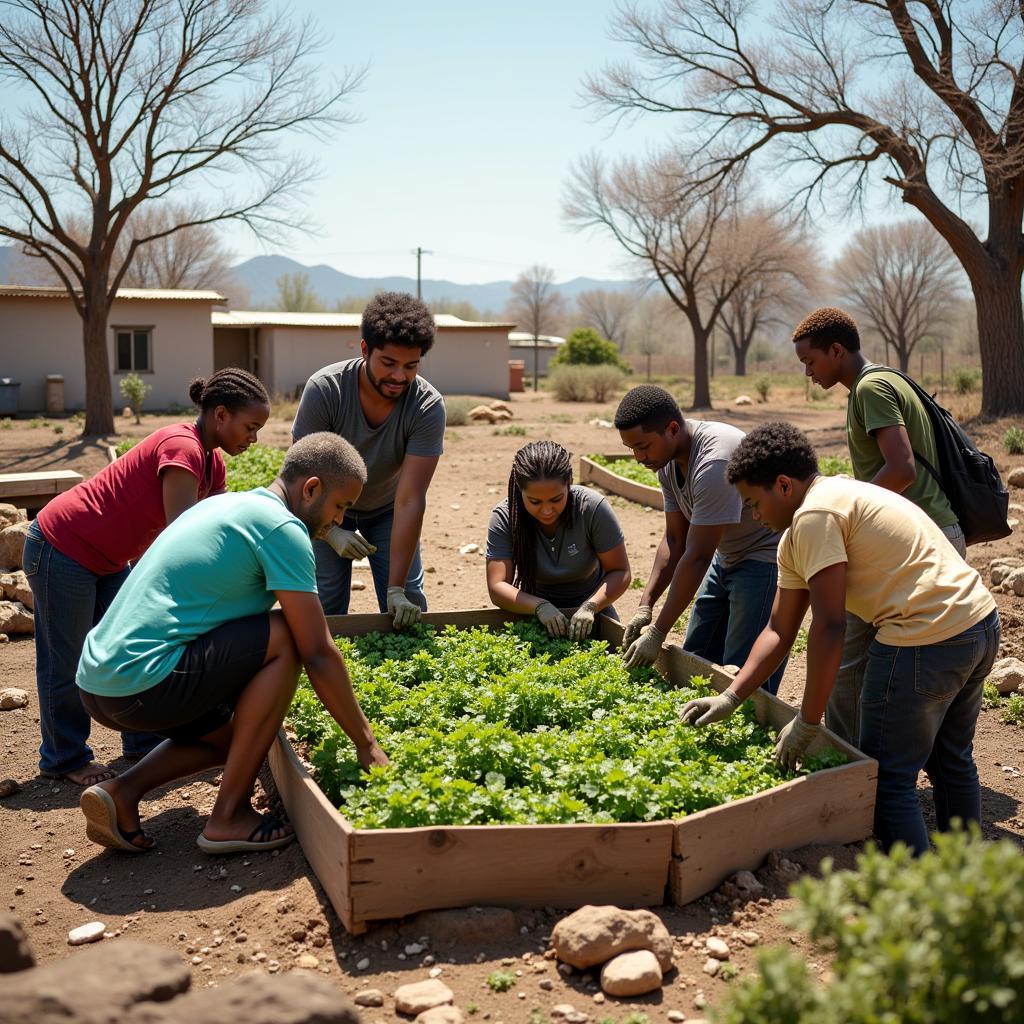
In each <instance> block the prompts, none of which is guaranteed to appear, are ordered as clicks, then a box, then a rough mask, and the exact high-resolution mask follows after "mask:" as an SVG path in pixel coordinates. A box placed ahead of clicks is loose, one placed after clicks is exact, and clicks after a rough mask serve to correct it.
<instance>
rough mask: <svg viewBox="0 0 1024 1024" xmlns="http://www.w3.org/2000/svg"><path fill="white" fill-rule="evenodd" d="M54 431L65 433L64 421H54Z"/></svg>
mask: <svg viewBox="0 0 1024 1024" xmlns="http://www.w3.org/2000/svg"><path fill="white" fill-rule="evenodd" d="M53 432H54V433H55V434H63V433H64V425H63V424H62V423H54V425H53Z"/></svg>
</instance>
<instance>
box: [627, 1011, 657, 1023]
mask: <svg viewBox="0 0 1024 1024" xmlns="http://www.w3.org/2000/svg"><path fill="white" fill-rule="evenodd" d="M649 1020H650V1018H649V1017H648V1016H647V1014H646V1013H641V1012H640V1011H639V1010H634V1011H633V1012H632V1013H627V1014H626V1016H625V1017H623V1018H622V1024H648V1021H649Z"/></svg>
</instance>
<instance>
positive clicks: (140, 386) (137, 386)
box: [119, 373, 153, 423]
mask: <svg viewBox="0 0 1024 1024" xmlns="http://www.w3.org/2000/svg"><path fill="white" fill-rule="evenodd" d="M119 386H120V389H121V397H122V398H123V399H124V400H125V401H126V402H127V403H128V404H129V405H130V406H131V409H132V412H133V413H134V414H135V422H136V423H141V422H142V418H141V413H142V403H143V402H144V401H145V399H146V395H147V394H148V393H149V392H150V391H152V390H153V389H152V388H151V387H150V386H149V385H148V384H147V383H146V382H145V381H144V380H143V379H142V378H141V377H140V376H139V375H138V374H137V373H126V374H125V375H124V376H123V377H122V378H121V383H120V385H119Z"/></svg>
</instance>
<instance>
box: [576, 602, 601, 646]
mask: <svg viewBox="0 0 1024 1024" xmlns="http://www.w3.org/2000/svg"><path fill="white" fill-rule="evenodd" d="M596 615H597V605H596V604H595V603H594V602H593V601H584V602H583V604H581V605H580V606H579V608H577V609H576V612H575V614H574V615H573V617H572V618H571V619H570V620H569V639H570V640H577V641H579V640H586V639H587V637H588V636H590V634H591V633H592V632H593V630H594V617H595V616H596Z"/></svg>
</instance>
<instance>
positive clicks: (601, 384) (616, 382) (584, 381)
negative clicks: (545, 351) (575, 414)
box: [548, 365, 623, 402]
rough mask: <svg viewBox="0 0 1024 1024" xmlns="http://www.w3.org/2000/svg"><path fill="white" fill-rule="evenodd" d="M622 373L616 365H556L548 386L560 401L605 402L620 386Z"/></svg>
mask: <svg viewBox="0 0 1024 1024" xmlns="http://www.w3.org/2000/svg"><path fill="white" fill-rule="evenodd" d="M622 381H623V373H622V371H621V370H620V369H619V368H618V367H616V366H566V365H562V366H556V367H554V368H553V369H552V371H551V373H550V374H548V386H549V387H550V388H551V390H552V391H553V392H554V393H555V397H556V398H557V399H558V400H559V401H560V402H605V401H607V400H608V399H609V397H611V395H613V394H614V393H615V392H616V391H617V390H618V389H619V388H621V387H622Z"/></svg>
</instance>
